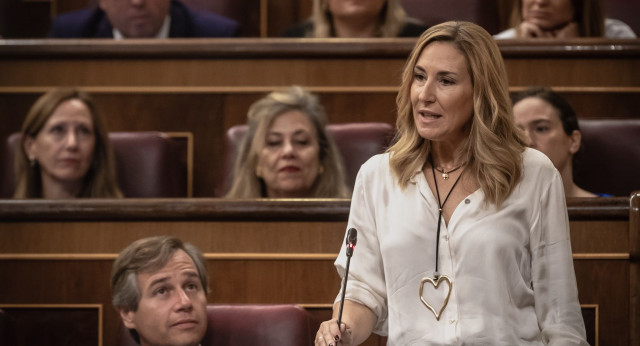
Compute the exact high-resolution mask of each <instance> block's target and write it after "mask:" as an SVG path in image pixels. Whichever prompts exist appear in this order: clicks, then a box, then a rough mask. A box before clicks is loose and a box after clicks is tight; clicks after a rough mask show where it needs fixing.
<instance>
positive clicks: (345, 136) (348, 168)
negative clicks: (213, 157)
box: [216, 122, 394, 196]
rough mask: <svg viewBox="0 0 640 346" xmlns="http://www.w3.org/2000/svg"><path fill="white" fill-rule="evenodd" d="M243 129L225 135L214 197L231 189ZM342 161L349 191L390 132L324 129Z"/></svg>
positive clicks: (355, 126)
mask: <svg viewBox="0 0 640 346" xmlns="http://www.w3.org/2000/svg"><path fill="white" fill-rule="evenodd" d="M248 128H249V127H248V126H247V125H236V126H233V127H231V128H230V129H229V130H228V131H227V138H226V139H225V141H226V142H225V151H224V162H223V172H224V173H225V174H223V175H222V177H223V178H222V179H223V180H222V181H221V182H219V183H218V187H217V188H216V196H222V195H224V194H225V193H226V191H227V190H228V189H229V187H230V186H231V182H232V181H233V177H232V176H231V174H232V171H233V163H234V160H235V156H236V151H237V150H238V147H239V146H240V143H241V142H242V138H243V137H244V135H245V133H246V132H247V130H248ZM327 132H328V133H329V135H331V136H332V137H333V139H334V141H335V142H336V145H337V146H338V149H339V150H340V154H341V155H342V158H343V159H344V165H345V173H346V178H347V185H348V186H349V187H350V188H353V184H354V182H355V180H356V176H357V174H358V170H359V169H360V166H361V165H362V164H363V163H365V161H367V160H368V159H369V158H370V157H372V156H373V155H376V154H379V153H382V152H383V151H384V150H385V149H386V148H387V147H388V146H389V144H390V143H391V140H392V139H393V134H394V128H393V126H391V125H390V124H387V123H379V122H363V123H345V124H330V125H327Z"/></svg>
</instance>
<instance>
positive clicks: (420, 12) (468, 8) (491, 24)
mask: <svg viewBox="0 0 640 346" xmlns="http://www.w3.org/2000/svg"><path fill="white" fill-rule="evenodd" d="M402 7H404V9H405V11H406V12H407V14H408V15H409V17H413V18H418V19H420V20H422V22H424V23H425V24H426V25H428V26H430V27H431V26H434V25H436V24H440V23H442V22H446V21H450V20H464V21H468V22H473V23H476V24H478V25H480V26H481V27H483V28H484V29H485V30H487V31H488V32H489V33H490V34H492V35H493V34H497V33H498V32H499V31H500V22H499V18H498V0H402Z"/></svg>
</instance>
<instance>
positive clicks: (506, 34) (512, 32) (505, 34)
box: [493, 28, 516, 40]
mask: <svg viewBox="0 0 640 346" xmlns="http://www.w3.org/2000/svg"><path fill="white" fill-rule="evenodd" d="M515 37H516V28H510V29H507V30H504V31H501V32H499V33H497V34H495V35H493V38H494V39H496V40H506V39H510V38H515Z"/></svg>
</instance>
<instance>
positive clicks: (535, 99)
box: [513, 87, 609, 197]
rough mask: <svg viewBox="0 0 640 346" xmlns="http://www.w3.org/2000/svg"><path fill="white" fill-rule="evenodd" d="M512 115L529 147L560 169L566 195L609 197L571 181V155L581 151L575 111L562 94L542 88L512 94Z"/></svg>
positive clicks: (572, 172) (580, 139)
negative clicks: (543, 155) (539, 152)
mask: <svg viewBox="0 0 640 346" xmlns="http://www.w3.org/2000/svg"><path fill="white" fill-rule="evenodd" d="M513 116H514V119H515V123H516V126H518V127H519V128H520V129H521V130H523V131H524V133H525V134H526V136H527V140H528V145H529V147H531V148H534V149H537V150H540V151H541V152H542V153H544V154H545V155H547V156H548V157H549V159H551V162H553V165H554V166H555V167H556V168H557V169H558V171H560V175H561V176H562V183H563V185H564V193H565V195H566V196H567V197H595V196H609V195H606V194H598V195H596V194H594V193H592V192H589V191H586V190H584V189H582V188H580V187H579V186H578V185H576V183H575V182H574V180H573V178H574V171H573V158H574V155H575V154H576V153H577V152H578V151H579V150H580V145H581V141H582V133H581V132H580V128H579V126H578V117H577V116H576V113H575V111H574V110H573V108H571V105H569V103H568V102H567V101H566V100H565V99H564V98H562V96H560V95H559V94H558V93H556V92H554V91H552V90H551V89H549V88H544V87H531V88H529V89H526V90H525V91H522V92H521V93H518V94H516V95H515V96H514V99H513Z"/></svg>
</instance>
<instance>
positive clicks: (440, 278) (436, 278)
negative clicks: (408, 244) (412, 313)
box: [418, 155, 464, 321]
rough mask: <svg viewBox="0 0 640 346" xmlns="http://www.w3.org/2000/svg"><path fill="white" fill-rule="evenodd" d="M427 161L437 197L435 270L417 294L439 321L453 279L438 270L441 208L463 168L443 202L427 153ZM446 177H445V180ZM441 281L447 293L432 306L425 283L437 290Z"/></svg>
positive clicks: (423, 279) (454, 186)
mask: <svg viewBox="0 0 640 346" xmlns="http://www.w3.org/2000/svg"><path fill="white" fill-rule="evenodd" d="M429 162H430V163H431V174H433V184H434V185H435V186H436V196H437V197H438V229H437V231H436V271H435V273H434V274H433V277H429V276H426V277H423V278H422V280H421V281H420V289H419V290H418V294H419V297H420V301H421V302H422V304H424V306H425V307H426V308H427V309H429V310H430V311H431V312H432V313H433V315H434V316H435V317H436V321H440V316H442V311H444V309H445V308H446V307H447V304H448V303H449V297H450V296H451V290H452V287H453V281H452V280H451V278H449V277H448V276H447V275H440V273H439V272H438V258H439V252H440V225H441V224H442V209H443V208H444V205H445V203H447V200H448V199H449V196H451V192H452V191H453V189H455V188H456V185H458V182H459V181H460V177H462V173H464V170H462V172H461V173H460V175H459V176H458V179H456V181H455V182H454V183H453V186H451V190H449V193H447V196H446V197H445V198H444V202H442V203H441V202H440V191H439V190H438V181H437V180H436V171H435V169H434V165H433V159H432V158H431V155H429ZM460 167H462V166H460ZM460 167H457V168H455V169H458V168H460ZM455 169H454V170H455ZM449 172H451V171H449ZM443 178H444V174H443ZM447 178H448V176H447ZM447 178H445V180H446V179H447ZM443 282H444V283H446V284H447V294H446V296H445V298H444V301H443V302H442V305H441V306H440V307H438V306H434V304H432V302H431V303H430V302H429V301H427V300H426V299H425V298H424V296H423V293H424V286H425V284H429V285H432V286H433V288H434V289H435V290H437V289H438V287H439V286H440V284H441V283H443Z"/></svg>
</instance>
